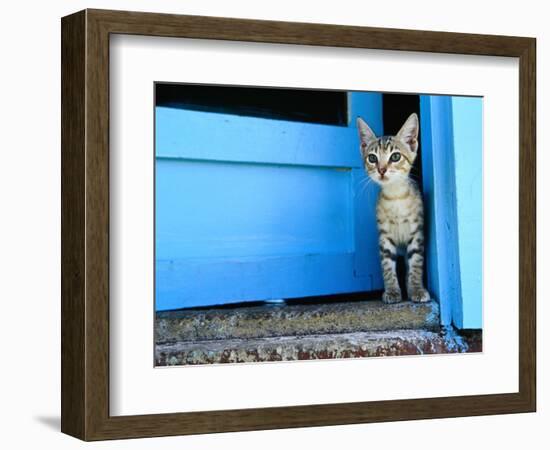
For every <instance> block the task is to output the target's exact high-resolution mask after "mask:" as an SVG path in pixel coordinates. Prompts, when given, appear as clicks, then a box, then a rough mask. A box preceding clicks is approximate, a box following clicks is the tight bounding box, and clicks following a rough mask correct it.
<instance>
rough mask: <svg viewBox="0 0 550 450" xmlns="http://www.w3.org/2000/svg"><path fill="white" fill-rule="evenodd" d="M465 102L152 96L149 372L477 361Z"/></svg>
mask: <svg viewBox="0 0 550 450" xmlns="http://www.w3.org/2000/svg"><path fill="white" fill-rule="evenodd" d="M482 104H483V99H482V98H481V97H465V96H445V95H430V94H398V93H384V92H354V91H343V90H342V91H337V90H313V89H289V88H278V87H251V86H224V85H198V84H178V83H160V82H159V83H156V84H155V150H154V158H155V365H156V366H184V365H200V364H219V363H254V362H273V361H296V360H318V359H333V358H357V357H373V356H405V355H425V354H445V353H465V352H480V351H482V328H483V327H482V282H483V280H482V186H483V180H482V164H483V148H482V144H483V143H482Z"/></svg>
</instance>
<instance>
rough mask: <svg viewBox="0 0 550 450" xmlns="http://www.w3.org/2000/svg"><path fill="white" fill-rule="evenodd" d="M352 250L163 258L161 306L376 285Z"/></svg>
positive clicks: (158, 287) (158, 288) (159, 264)
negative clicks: (357, 266) (360, 272)
mask: <svg viewBox="0 0 550 450" xmlns="http://www.w3.org/2000/svg"><path fill="white" fill-rule="evenodd" d="M353 265H354V257H353V254H352V253H342V254H328V255H323V254H319V255H299V256H272V257H248V258H244V257H241V258H227V259H222V258H196V259H183V260H182V259H176V260H157V261H156V268H155V293H156V309H157V311H161V310H168V309H177V308H183V307H191V306H204V305H219V304H224V303H238V302H243V301H257V300H274V299H282V298H296V297H309V296H315V295H330V294H340V293H349V292H362V291H370V290H372V282H371V277H361V278H357V277H354V275H353Z"/></svg>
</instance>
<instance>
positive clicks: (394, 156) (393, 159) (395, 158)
mask: <svg viewBox="0 0 550 450" xmlns="http://www.w3.org/2000/svg"><path fill="white" fill-rule="evenodd" d="M400 159H401V153H399V152H395V153H392V154H391V156H390V161H391V162H397V161H399V160H400Z"/></svg>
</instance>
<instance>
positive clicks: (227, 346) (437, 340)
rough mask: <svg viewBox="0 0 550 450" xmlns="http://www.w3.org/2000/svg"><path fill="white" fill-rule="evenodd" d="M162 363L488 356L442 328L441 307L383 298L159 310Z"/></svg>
mask: <svg viewBox="0 0 550 450" xmlns="http://www.w3.org/2000/svg"><path fill="white" fill-rule="evenodd" d="M155 338H156V349H155V362H156V365H157V366H168V365H189V364H190V365H194V364H213V363H239V362H262V361H264V362H265V361H295V360H311V359H330V358H355V357H369V356H399V355H420V354H433V353H456V352H471V351H481V337H480V335H479V336H478V335H477V334H475V333H474V335H473V336H469V337H467V338H465V337H462V336H460V335H458V334H457V333H455V332H454V331H453V330H440V327H439V308H438V304H437V303H436V302H429V303H424V304H418V303H411V302H408V301H407V302H402V303H398V304H393V305H386V304H383V303H382V302H380V301H360V302H341V303H324V304H302V305H285V306H255V307H243V308H236V309H213V310H200V311H198V310H187V311H185V310H181V311H167V312H159V313H157V317H156V327H155Z"/></svg>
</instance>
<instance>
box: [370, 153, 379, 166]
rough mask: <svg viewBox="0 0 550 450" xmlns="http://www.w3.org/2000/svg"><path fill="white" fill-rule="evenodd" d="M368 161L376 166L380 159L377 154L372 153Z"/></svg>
mask: <svg viewBox="0 0 550 450" xmlns="http://www.w3.org/2000/svg"><path fill="white" fill-rule="evenodd" d="M368 160H369V162H370V163H371V164H376V161H378V158H377V157H376V155H375V154H373V153H371V154H370V155H369V157H368Z"/></svg>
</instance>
